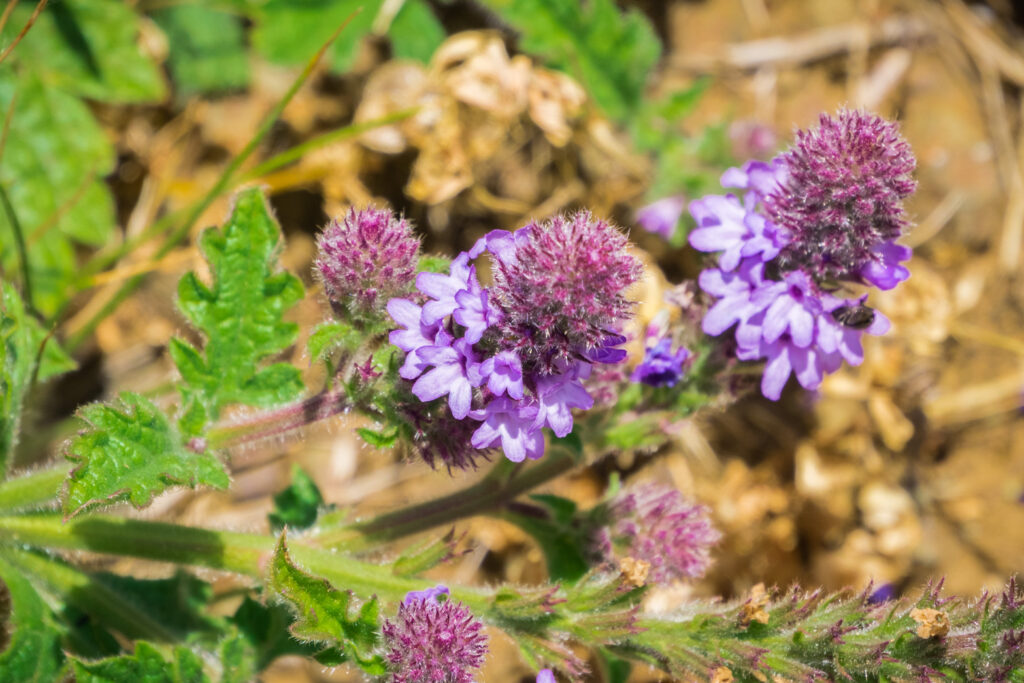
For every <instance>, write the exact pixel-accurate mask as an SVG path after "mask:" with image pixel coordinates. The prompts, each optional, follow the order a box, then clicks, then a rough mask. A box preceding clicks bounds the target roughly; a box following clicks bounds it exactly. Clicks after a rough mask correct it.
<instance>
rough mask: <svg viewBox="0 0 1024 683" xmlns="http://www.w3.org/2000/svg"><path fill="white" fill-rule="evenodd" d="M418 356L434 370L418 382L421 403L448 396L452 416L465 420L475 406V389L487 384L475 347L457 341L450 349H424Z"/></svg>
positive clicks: (414, 385) (413, 391)
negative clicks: (473, 405)
mask: <svg viewBox="0 0 1024 683" xmlns="http://www.w3.org/2000/svg"><path fill="white" fill-rule="evenodd" d="M417 353H418V355H419V357H420V358H421V359H422V361H423V362H424V363H426V364H427V365H433V366H434V369H433V370H430V371H428V372H427V373H425V374H424V375H423V376H422V377H420V378H419V379H418V380H416V383H415V384H413V385H412V393H413V394H415V395H416V397H417V398H418V399H420V400H421V401H433V400H434V399H436V398H440V397H442V396H445V395H447V396H448V407H449V408H451V411H452V415H453V416H454V417H455V418H456V419H458V420H461V419H463V418H465V417H466V416H467V415H468V414H469V409H470V407H471V404H472V402H473V387H478V386H480V384H481V383H482V382H483V377H482V376H481V375H480V362H479V360H478V359H477V356H476V352H475V351H473V347H472V345H470V344H469V342H467V341H466V340H465V339H456V340H455V341H454V342H452V343H451V345H450V346H424V347H422V348H420V349H418V350H417Z"/></svg>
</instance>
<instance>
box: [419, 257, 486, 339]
mask: <svg viewBox="0 0 1024 683" xmlns="http://www.w3.org/2000/svg"><path fill="white" fill-rule="evenodd" d="M471 278H472V279H476V275H475V269H474V268H473V266H471V265H469V254H467V253H465V252H463V253H461V254H459V255H458V256H457V257H455V260H454V261H452V263H451V267H450V268H449V271H448V273H447V274H445V273H420V274H419V275H417V276H416V288H417V289H418V290H420V291H421V292H423V293H424V294H426V295H427V296H428V297H430V298H431V299H433V300H432V301H428V302H427V303H426V304H425V305H424V306H423V322H424V323H425V324H427V325H433V324H435V323H438V322H440V321H441V319H443V318H444V317H446V316H448V315H451V314H452V312H454V311H455V309H456V308H458V306H459V304H458V302H456V301H455V295H456V294H458V293H459V292H460V291H462V290H467V291H468V290H469V289H470V285H469V281H470V279H471Z"/></svg>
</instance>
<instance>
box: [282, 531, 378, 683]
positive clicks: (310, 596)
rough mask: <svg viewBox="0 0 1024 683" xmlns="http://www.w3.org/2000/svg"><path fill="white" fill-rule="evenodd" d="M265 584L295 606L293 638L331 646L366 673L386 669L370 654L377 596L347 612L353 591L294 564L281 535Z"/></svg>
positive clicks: (375, 637)
mask: <svg viewBox="0 0 1024 683" xmlns="http://www.w3.org/2000/svg"><path fill="white" fill-rule="evenodd" d="M268 585H269V587H270V588H271V589H272V590H274V591H276V592H277V593H279V594H280V595H281V596H282V597H284V598H285V599H286V600H287V601H288V602H290V603H291V604H292V606H293V607H294V608H295V610H296V612H297V614H298V619H297V620H296V622H295V623H294V624H293V625H292V633H293V634H294V635H295V637H296V638H299V639H300V640H306V641H313V642H320V643H326V644H328V645H330V646H333V648H336V649H337V650H339V651H340V652H341V653H342V654H344V655H345V657H346V658H348V659H351V660H353V661H354V662H355V663H357V664H358V665H359V666H360V667H362V669H363V670H364V671H366V672H367V673H372V674H378V675H379V674H384V673H385V672H386V668H385V666H384V661H383V660H382V659H381V657H380V655H374V654H372V652H373V649H374V648H375V647H376V644H377V621H378V610H379V607H378V604H377V599H376V598H372V599H370V600H368V601H366V602H364V603H363V604H362V606H361V607H360V608H359V609H358V611H357V612H355V614H350V611H351V610H352V608H353V607H354V606H353V604H352V603H353V599H352V597H353V596H352V592H351V591H341V590H338V589H337V588H335V587H334V586H332V585H331V584H330V582H329V581H327V580H326V579H323V578H320V577H317V576H312V575H311V574H308V573H306V572H305V571H303V570H302V569H300V568H298V567H297V566H295V564H294V563H293V562H292V560H291V558H290V557H289V556H288V550H287V548H286V547H285V537H284V535H282V536H281V540H280V542H279V543H278V545H277V551H276V552H275V553H274V559H273V560H272V561H271V565H270V580H269V583H268Z"/></svg>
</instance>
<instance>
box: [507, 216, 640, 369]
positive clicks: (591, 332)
mask: <svg viewBox="0 0 1024 683" xmlns="http://www.w3.org/2000/svg"><path fill="white" fill-rule="evenodd" d="M516 238H517V239H514V240H505V242H507V245H506V246H505V247H504V248H503V250H502V251H501V252H500V254H501V256H500V258H499V257H497V256H496V257H495V258H493V264H494V287H493V289H492V292H493V294H494V298H495V303H496V305H497V306H498V308H500V309H501V312H502V314H503V315H502V318H503V319H502V321H501V322H500V323H498V325H497V329H498V330H499V332H500V334H501V342H500V345H501V346H502V347H503V348H511V349H515V350H516V351H518V352H519V355H520V358H521V359H522V362H523V365H524V369H525V370H527V371H541V372H553V371H555V369H556V368H557V367H558V366H559V365H560V364H565V363H568V362H569V361H571V360H574V359H576V358H578V357H579V356H580V355H581V354H586V353H587V352H588V351H592V350H594V349H600V348H602V347H603V346H604V344H605V340H606V338H607V337H608V336H609V335H613V334H614V333H615V331H616V330H618V329H619V328H620V327H621V325H622V324H623V323H624V322H625V321H626V319H627V318H628V317H629V316H630V314H631V312H632V304H631V303H630V302H629V301H628V300H627V299H626V296H625V292H626V289H627V288H628V287H629V286H630V285H632V284H633V283H634V282H635V281H636V280H637V278H638V277H639V276H640V263H639V262H638V261H637V259H636V258H635V257H633V256H632V255H631V254H630V253H629V252H628V251H627V241H626V237H625V236H624V235H623V234H622V233H621V232H619V230H618V229H617V228H615V227H614V226H612V225H611V224H609V223H607V222H605V221H602V220H600V219H596V218H594V217H593V216H592V215H591V214H590V213H589V212H586V211H581V212H579V213H576V214H573V215H571V216H565V217H563V216H557V217H555V218H553V219H551V220H550V221H548V222H546V223H532V224H530V225H528V226H526V227H525V228H522V229H521V230H519V231H517V233H516Z"/></svg>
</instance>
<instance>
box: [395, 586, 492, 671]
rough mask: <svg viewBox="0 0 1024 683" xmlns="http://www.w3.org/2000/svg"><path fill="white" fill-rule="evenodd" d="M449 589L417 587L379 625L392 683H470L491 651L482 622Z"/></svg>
mask: <svg viewBox="0 0 1024 683" xmlns="http://www.w3.org/2000/svg"><path fill="white" fill-rule="evenodd" d="M447 593H448V591H447V589H446V588H444V587H443V586H438V587H437V589H429V590H426V591H414V592H412V593H409V594H408V595H406V597H405V600H404V601H403V602H402V604H401V605H399V607H398V616H397V617H396V618H395V620H394V621H392V620H390V619H388V620H385V622H384V625H383V627H382V628H381V630H382V632H383V634H384V643H385V645H386V646H387V653H386V654H385V659H386V660H387V663H388V667H389V668H390V669H391V672H392V673H391V680H392V682H393V683H470V682H471V681H472V680H473V672H474V671H476V670H477V669H479V668H480V666H481V665H482V664H483V662H484V657H485V656H486V654H487V636H486V635H485V634H484V633H483V622H481V621H480V620H479V619H477V618H476V617H474V616H473V613H472V612H470V611H469V608H468V607H466V606H465V605H463V604H462V603H461V602H455V601H453V600H450V599H448V600H444V601H441V598H442V596H443V597H447Z"/></svg>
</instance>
